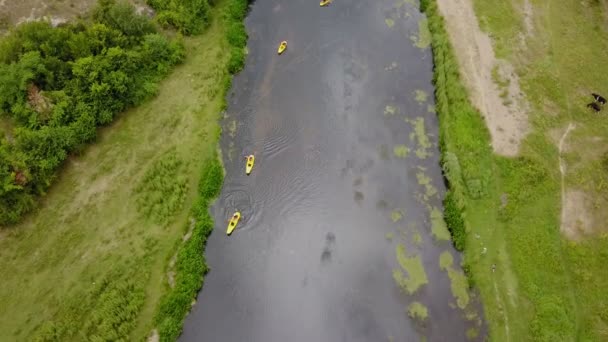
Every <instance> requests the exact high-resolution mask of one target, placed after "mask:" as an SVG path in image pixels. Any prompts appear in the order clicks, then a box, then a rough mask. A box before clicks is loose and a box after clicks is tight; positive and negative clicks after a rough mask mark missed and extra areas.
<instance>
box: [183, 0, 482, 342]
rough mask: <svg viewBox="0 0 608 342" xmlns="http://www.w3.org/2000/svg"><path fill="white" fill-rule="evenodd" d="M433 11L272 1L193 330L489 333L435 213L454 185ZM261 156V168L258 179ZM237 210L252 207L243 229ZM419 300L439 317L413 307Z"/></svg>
mask: <svg viewBox="0 0 608 342" xmlns="http://www.w3.org/2000/svg"><path fill="white" fill-rule="evenodd" d="M421 19H422V17H421V15H420V14H419V12H418V10H417V8H416V7H415V6H414V5H413V4H412V2H411V1H407V0H401V1H397V2H395V1H394V0H379V1H363V0H335V1H334V2H333V3H332V4H331V5H330V6H329V7H326V8H320V7H319V5H318V2H315V1H310V0H308V1H304V0H294V1H283V2H281V1H276V0H275V1H273V0H258V1H256V3H255V5H254V6H253V8H252V10H251V12H250V15H249V16H248V18H247V28H248V32H249V35H250V39H249V46H248V49H249V55H248V59H247V64H246V67H245V70H244V71H243V72H242V73H241V74H240V75H238V76H237V77H236V78H235V81H234V84H233V90H232V93H231V94H230V97H229V108H228V113H227V115H226V119H225V120H224V132H225V134H223V136H222V141H221V145H222V150H223V156H224V163H225V167H226V178H225V183H224V188H223V190H222V194H221V195H220V198H219V199H218V201H217V202H216V204H215V206H214V208H213V214H214V217H215V219H216V222H217V225H216V230H215V231H214V233H213V234H212V235H211V237H210V239H209V242H208V245H207V248H206V256H207V260H208V263H209V265H210V267H211V271H210V272H209V274H208V275H207V276H206V278H205V284H204V288H203V290H202V291H201V293H200V294H199V296H198V302H197V303H198V304H197V305H195V306H194V307H193V309H192V312H191V313H190V315H189V316H188V318H187V319H186V324H185V327H184V333H183V335H182V336H181V338H180V339H181V340H182V341H200V340H203V341H263V342H269V341H349V342H351V341H391V340H392V341H413V340H418V339H420V338H421V337H422V336H424V337H425V338H426V339H427V340H429V341H446V340H450V341H457V340H467V338H471V337H472V336H474V335H475V332H481V333H483V331H484V328H483V324H482V323H481V318H480V315H478V314H477V313H476V312H477V311H478V307H479V305H478V304H477V302H476V300H475V299H474V298H473V300H471V301H469V300H468V299H469V298H468V297H467V298H466V299H467V301H468V302H470V303H465V302H467V301H465V300H464V299H463V298H458V300H457V298H455V297H454V295H453V294H452V293H453V291H454V289H453V288H454V287H456V288H457V287H458V284H456V285H454V284H453V283H452V284H451V282H450V278H452V276H450V277H448V272H446V271H444V270H441V269H440V267H439V258H440V255H441V253H443V252H445V251H448V252H449V253H451V254H452V255H453V256H454V257H455V259H456V261H455V262H454V266H453V269H451V270H452V275H454V274H456V275H459V274H462V271H461V270H460V268H459V266H458V262H457V261H459V260H460V258H459V256H458V254H457V253H456V252H455V251H454V250H453V248H452V247H451V245H450V243H449V241H439V240H438V239H436V238H434V237H433V235H432V234H431V219H430V214H429V213H430V211H431V210H432V209H433V208H441V196H442V195H443V193H444V191H445V189H444V186H443V183H442V179H441V170H440V168H439V166H438V165H439V164H438V163H439V160H438V159H439V157H438V149H437V124H438V123H437V119H436V116H435V114H434V113H432V96H430V97H429V96H425V95H428V94H432V93H433V89H432V86H431V79H432V58H431V57H432V56H431V52H430V49H429V48H428V46H424V45H425V44H424V42H423V40H424V39H423V38H424V37H423V34H420V33H419V32H418V22H419V21H420V20H421ZM284 39H285V40H287V41H288V43H289V45H288V49H287V51H286V52H285V53H284V54H283V55H281V56H278V55H277V54H276V48H277V46H278V43H279V42H280V41H281V40H284ZM414 43H416V44H414ZM228 133H229V134H228ZM250 153H255V155H256V165H255V168H254V170H253V172H252V174H251V175H250V176H246V175H245V172H244V167H245V156H246V155H247V154H250ZM235 210H239V211H241V213H242V214H243V218H242V221H241V222H240V223H239V225H238V226H237V229H236V230H235V231H234V233H233V234H232V236H230V237H227V236H226V234H225V229H226V222H227V220H228V218H229V217H230V215H231V214H232V213H233V212H234V211H235ZM400 246H401V247H400ZM399 250H402V251H405V254H407V258H406V259H407V260H409V261H407V260H406V261H404V263H407V262H410V261H413V262H414V263H415V262H416V260H415V259H416V258H415V257H416V256H417V257H418V258H419V260H420V261H421V263H422V265H423V268H422V271H420V270H417V271H416V270H414V269H413V268H409V267H410V266H403V265H404V264H402V261H403V260H405V259H404V258H403V255H401V257H402V259H403V260H400V259H399V253H400V252H398V251H399ZM405 254H404V255H405ZM404 267H405V268H404ZM396 273H398V275H399V274H401V275H403V276H404V277H405V278H408V279H409V281H410V282H409V283H407V284H409V285H404V284H401V285H400V284H399V280H403V277H401V278H399V277H397V276H396V275H395V274H396ZM416 273H417V274H416ZM414 278H416V279H415V281H414V280H412V279H414ZM425 278H426V282H425V281H424V279H425ZM459 279H461V278H459ZM406 282H407V281H406ZM413 283H417V284H418V285H416V286H415V287H416V288H415V289H414V291H411V292H412V294H409V293H408V291H407V289H408V288H409V287H408V286H413V285H412V284H413ZM420 284H421V285H420ZM460 285H462V284H460ZM409 289H410V290H411V288H409ZM456 292H458V291H457V290H456ZM456 292H455V293H456ZM413 302H419V303H421V304H422V305H424V307H426V309H427V314H428V317H426V318H420V317H419V318H410V317H408V307H410V305H411V304H412V303H413ZM457 304H466V308H465V309H464V310H463V309H461V308H459V307H458V305H457ZM462 306H465V305H462ZM409 314H410V315H414V316H415V314H413V313H411V312H410V313H409ZM472 329H473V330H472ZM467 330H468V332H469V333H468V335H470V336H469V337H467ZM481 335H482V334H479V337H477V339H480V338H481Z"/></svg>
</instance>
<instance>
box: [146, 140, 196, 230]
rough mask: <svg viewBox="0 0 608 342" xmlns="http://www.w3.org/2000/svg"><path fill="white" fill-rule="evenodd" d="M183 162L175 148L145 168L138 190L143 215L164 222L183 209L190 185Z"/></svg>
mask: <svg viewBox="0 0 608 342" xmlns="http://www.w3.org/2000/svg"><path fill="white" fill-rule="evenodd" d="M183 164H184V162H183V161H182V160H181V159H179V158H178V157H177V153H176V151H175V150H174V149H172V150H170V151H169V152H167V153H166V154H165V155H163V156H162V157H161V158H160V159H159V160H158V161H156V162H155V163H154V164H152V166H151V167H150V168H149V169H148V170H147V171H146V173H145V175H144V177H143V179H142V180H141V181H140V184H139V185H138V186H137V188H136V189H135V192H136V193H137V209H138V210H139V212H140V213H141V214H143V215H144V217H147V218H149V219H151V220H152V221H154V222H155V223H157V224H160V225H164V224H167V223H168V222H169V221H170V220H171V219H172V218H173V216H174V214H175V213H176V212H177V211H178V210H179V209H181V207H182V204H183V202H184V199H185V197H186V192H187V188H188V179H187V177H186V175H185V174H184V173H183V172H182V171H183Z"/></svg>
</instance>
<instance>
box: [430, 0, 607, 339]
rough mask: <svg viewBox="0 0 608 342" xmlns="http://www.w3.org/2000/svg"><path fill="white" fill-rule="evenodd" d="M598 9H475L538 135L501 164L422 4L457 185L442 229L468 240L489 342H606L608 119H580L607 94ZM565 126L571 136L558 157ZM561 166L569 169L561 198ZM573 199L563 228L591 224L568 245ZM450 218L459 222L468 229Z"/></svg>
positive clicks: (448, 163)
mask: <svg viewBox="0 0 608 342" xmlns="http://www.w3.org/2000/svg"><path fill="white" fill-rule="evenodd" d="M597 3H598V2H593V1H583V2H580V1H571V0H568V1H562V2H560V3H559V6H558V5H557V4H555V3H552V2H551V1H545V0H535V1H531V3H530V6H524V4H525V2H524V1H521V0H510V1H499V0H487V1H486V0H484V1H481V0H475V1H474V4H475V10H476V13H477V15H478V18H479V21H480V24H481V26H482V28H483V29H485V30H487V31H489V32H490V35H491V37H492V38H493V41H494V43H495V50H496V52H497V55H498V56H499V57H501V58H506V59H507V60H509V61H510V62H511V63H512V64H513V65H514V66H515V68H516V70H517V73H518V74H519V76H520V80H521V84H522V90H523V92H524V94H525V96H526V98H527V99H528V101H529V102H530V105H531V111H530V113H529V115H530V122H531V123H532V132H531V133H530V134H529V136H528V137H527V138H526V140H525V141H524V142H523V145H522V148H521V152H520V156H519V157H517V158H504V157H498V156H495V155H493V154H492V152H491V150H490V149H489V148H488V147H487V145H488V143H489V139H488V132H487V129H486V128H485V127H484V124H483V120H481V117H480V116H479V113H477V112H476V110H474V109H473V108H472V107H471V105H470V103H469V102H468V100H467V94H466V91H465V90H464V88H463V87H462V85H461V83H460V82H459V76H458V70H457V68H458V66H457V63H456V60H455V58H454V55H453V54H452V52H451V47H450V44H449V40H448V38H447V35H446V32H445V30H444V27H443V24H442V20H441V18H440V17H438V13H437V9H436V6H435V4H434V1H423V6H422V7H423V10H425V12H426V13H427V15H429V18H430V19H429V23H430V28H431V32H432V41H433V43H432V44H433V50H434V54H435V56H434V60H435V72H436V75H435V85H436V98H437V102H438V106H437V107H438V108H437V110H438V113H439V116H440V121H441V140H442V141H441V142H442V153H443V166H444V170H445V172H446V176H447V178H448V180H449V183H450V194H449V195H448V199H447V201H446V218H447V219H448V224H449V225H450V228H451V229H452V232H453V233H454V228H456V232H455V233H456V235H458V236H465V240H466V244H465V247H464V249H465V269H467V270H468V273H469V275H470V282H471V284H472V285H475V286H476V287H477V288H478V289H479V291H480V293H481V296H482V300H483V303H484V308H485V316H486V320H487V322H488V325H489V327H490V339H491V340H494V341H526V340H535V341H603V340H608V292H607V291H605V289H606V287H607V286H608V268H607V267H606V264H607V263H608V252H607V251H608V235H607V234H606V227H605V223H606V222H607V218H606V210H604V209H603V208H604V207H605V205H606V201H607V200H608V193H607V192H606V185H607V182H608V168H607V166H608V163H607V162H606V160H607V159H608V158H607V157H606V156H607V155H606V151H608V140H607V139H608V122H607V120H606V118H605V115H606V114H605V113H604V112H602V113H600V114H596V113H592V112H590V111H587V110H586V109H585V104H586V103H588V102H590V101H591V100H592V98H591V97H590V95H589V94H590V93H591V92H592V91H594V92H599V93H608V79H606V78H605V77H603V74H602V72H600V71H599V70H600V69H601V62H602V61H605V60H608V59H607V57H608V49H607V48H608V39H607V38H608V34H607V32H606V29H607V27H608V25H607V24H608V22H607V19H606V18H607V13H606V12H604V8H603V7H602V6H601V5H596V4H597ZM530 8H531V9H532V10H530ZM569 126H570V127H574V130H572V132H571V133H570V135H569V136H568V139H567V143H566V144H565V146H566V148H564V151H563V152H562V153H561V154H560V151H559V140H560V138H561V137H563V135H564V132H566V130H567V127H569ZM560 155H561V156H562V158H563V159H564V161H565V164H566V165H567V168H566V169H565V175H564V178H563V179H564V182H563V184H564V187H563V192H562V176H561V173H560V167H559V165H560ZM572 190H575V191H582V192H584V194H585V198H586V199H589V200H588V203H578V204H579V205H580V206H581V208H583V209H580V208H579V210H578V211H572V212H569V211H565V213H566V215H565V218H566V219H567V218H568V215H570V214H572V215H584V216H582V217H581V218H580V220H581V221H586V222H590V223H587V226H588V227H587V229H585V231H575V232H574V233H575V234H574V236H576V237H577V238H576V239H574V240H569V239H566V238H565V237H564V235H563V234H562V233H561V232H560V228H561V227H562V225H561V222H560V219H561V218H562V194H563V193H566V194H567V193H568V192H569V191H572ZM566 209H567V208H566ZM581 211H582V214H581ZM457 212H460V213H461V214H462V215H456V213H457ZM454 217H463V218H464V221H463V222H462V223H464V228H463V229H460V228H461V225H460V224H459V223H458V220H457V219H454ZM579 223H580V224H581V225H582V222H579ZM446 263H447V261H446ZM493 265H495V266H494V267H493Z"/></svg>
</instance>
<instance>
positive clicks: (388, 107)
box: [384, 105, 398, 116]
mask: <svg viewBox="0 0 608 342" xmlns="http://www.w3.org/2000/svg"><path fill="white" fill-rule="evenodd" d="M397 112H398V109H397V107H395V106H391V105H386V107H384V115H386V116H393V115H395V114H396V113H397Z"/></svg>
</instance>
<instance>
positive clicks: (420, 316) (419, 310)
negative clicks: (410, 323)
mask: <svg viewBox="0 0 608 342" xmlns="http://www.w3.org/2000/svg"><path fill="white" fill-rule="evenodd" d="M407 314H408V316H410V317H411V318H413V319H416V320H419V321H424V320H426V319H427V317H429V310H428V309H427V307H426V306H425V305H424V304H422V303H420V302H413V303H412V304H410V305H409V306H408V308H407Z"/></svg>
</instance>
